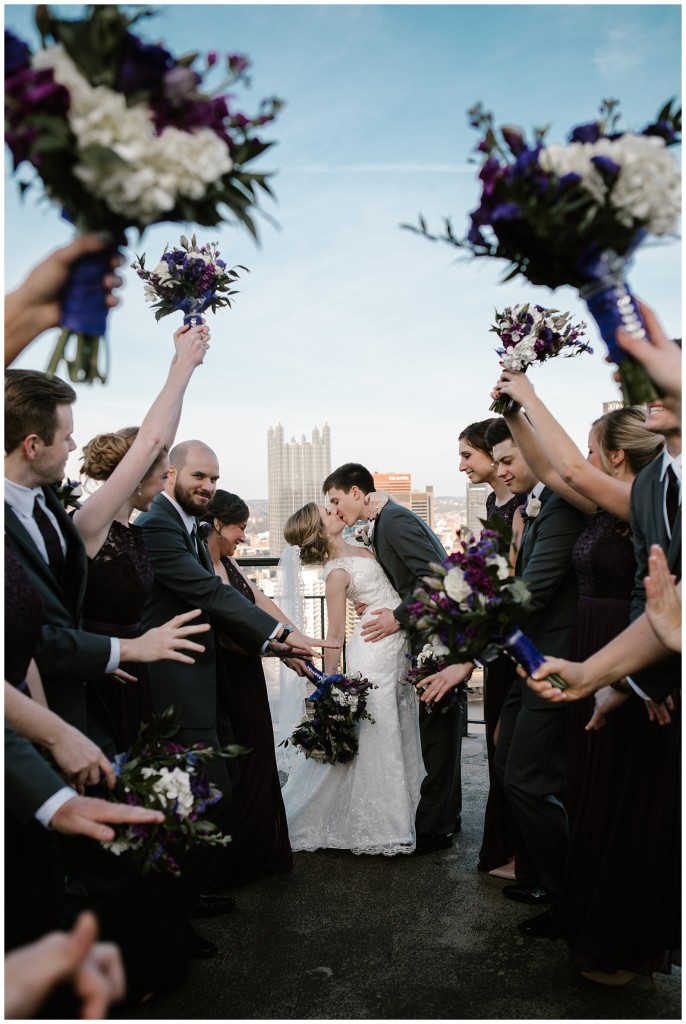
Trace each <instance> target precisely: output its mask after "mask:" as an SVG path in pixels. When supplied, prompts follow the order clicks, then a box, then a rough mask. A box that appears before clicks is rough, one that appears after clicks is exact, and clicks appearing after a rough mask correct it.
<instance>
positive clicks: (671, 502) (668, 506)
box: [665, 466, 679, 537]
mask: <svg viewBox="0 0 686 1024" xmlns="http://www.w3.org/2000/svg"><path fill="white" fill-rule="evenodd" d="M665 513H666V518H667V529H668V531H669V536H670V537H671V536H672V533H673V532H674V524H675V523H676V517H677V516H678V515H679V481H678V480H677V478H676V473H675V472H674V469H673V468H672V466H668V467H667V486H666V488H665Z"/></svg>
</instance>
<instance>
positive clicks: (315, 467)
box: [267, 423, 331, 557]
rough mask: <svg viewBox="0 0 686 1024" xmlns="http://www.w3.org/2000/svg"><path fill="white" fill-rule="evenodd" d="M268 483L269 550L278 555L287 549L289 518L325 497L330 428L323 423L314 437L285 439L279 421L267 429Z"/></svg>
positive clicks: (329, 465)
mask: <svg viewBox="0 0 686 1024" xmlns="http://www.w3.org/2000/svg"><path fill="white" fill-rule="evenodd" d="M267 463H268V486H269V553H270V555H272V557H278V556H279V555H280V554H281V552H282V551H283V549H284V545H285V543H286V542H285V541H284V539H283V528H284V524H285V522H286V520H287V519H288V517H289V516H290V515H292V513H293V512H295V511H296V510H297V509H299V508H302V506H303V505H306V504H307V502H308V501H318V502H321V501H323V495H322V484H323V482H324V480H325V479H326V477H327V476H328V475H329V473H330V472H331V431H330V429H329V426H328V424H326V423H325V424H324V426H323V427H322V429H321V432H320V431H319V429H318V428H317V427H315V428H314V429H313V431H312V437H311V440H309V441H308V440H307V438H306V437H305V435H304V434H303V435H302V437H301V439H300V441H296V439H295V437H292V438H291V440H290V441H284V432H283V427H282V425H281V424H280V423H279V424H278V425H277V426H276V427H270V428H269V430H268V431H267Z"/></svg>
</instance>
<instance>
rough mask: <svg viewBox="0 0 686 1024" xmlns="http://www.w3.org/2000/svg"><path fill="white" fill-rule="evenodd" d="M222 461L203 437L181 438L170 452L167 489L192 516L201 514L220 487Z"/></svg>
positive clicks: (170, 495) (171, 496)
mask: <svg viewBox="0 0 686 1024" xmlns="http://www.w3.org/2000/svg"><path fill="white" fill-rule="evenodd" d="M218 479H219V461H218V459H217V456H216V455H215V453H214V452H213V451H212V449H211V448H210V447H209V445H206V444H205V443H204V441H182V442H181V443H180V444H177V445H175V446H174V447H173V448H172V450H171V451H170V453H169V476H168V478H167V484H166V487H165V491H166V493H167V494H168V495H169V497H170V498H173V499H174V500H175V501H176V502H177V503H178V504H179V505H180V506H181V508H182V509H183V510H184V512H187V513H188V515H190V516H201V515H202V514H203V513H204V511H205V508H206V507H207V505H208V504H209V502H210V501H211V500H212V497H213V496H214V492H215V491H216V489H217V480H218Z"/></svg>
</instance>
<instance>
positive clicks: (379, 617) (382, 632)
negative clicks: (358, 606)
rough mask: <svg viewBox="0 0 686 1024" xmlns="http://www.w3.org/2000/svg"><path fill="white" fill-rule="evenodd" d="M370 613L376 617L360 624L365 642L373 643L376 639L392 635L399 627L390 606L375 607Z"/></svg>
mask: <svg viewBox="0 0 686 1024" xmlns="http://www.w3.org/2000/svg"><path fill="white" fill-rule="evenodd" d="M370 614H371V615H375V616H376V618H374V619H368V620H367V621H366V622H365V624H364V625H363V626H362V632H361V636H362V639H363V640H364V641H365V642H366V643H372V644H375V643H376V642H377V640H383V639H384V637H387V636H392V634H393V633H397V632H398V630H399V629H400V628H401V627H400V623H399V622H398V620H397V619H396V617H395V615H394V614H393V612H392V611H391V609H390V608H375V609H374V610H373V611H372V612H371V613H370Z"/></svg>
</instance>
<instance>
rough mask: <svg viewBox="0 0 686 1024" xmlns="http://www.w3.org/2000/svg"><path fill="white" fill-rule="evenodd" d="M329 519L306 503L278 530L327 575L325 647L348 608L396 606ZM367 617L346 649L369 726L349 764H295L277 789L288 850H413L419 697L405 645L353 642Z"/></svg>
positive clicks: (341, 634)
mask: <svg viewBox="0 0 686 1024" xmlns="http://www.w3.org/2000/svg"><path fill="white" fill-rule="evenodd" d="M344 529H345V523H344V522H343V521H342V520H341V519H339V517H338V515H337V514H336V512H335V510H333V509H328V508H326V507H325V506H324V505H317V504H315V503H314V502H310V503H309V504H307V505H305V506H304V507H303V508H301V509H299V511H297V512H295V513H294V514H293V515H292V516H291V517H290V519H289V520H288V521H287V523H286V525H285V527H284V537H285V538H286V540H287V541H288V543H289V544H292V545H296V546H298V547H299V548H300V561H301V562H302V564H303V565H317V564H321V563H322V562H324V563H325V566H324V579H325V580H326V608H327V613H328V630H327V639H333V638H334V637H337V638H338V639H339V640H340V641H341V643H342V642H343V640H344V639H345V620H346V600H350V601H352V602H354V603H363V604H365V605H367V608H369V609H373V608H381V607H390V608H393V607H395V605H397V604H399V602H400V598H399V597H398V595H397V594H396V592H395V591H394V589H393V587H392V586H391V584H390V583H389V581H388V578H387V577H386V575H385V573H384V571H383V569H382V568H381V566H380V565H379V563H378V562H377V561H376V558H375V557H374V555H373V554H372V553H371V551H369V550H368V549H367V548H363V547H361V546H360V545H359V544H357V545H354V546H353V545H350V544H347V543H346V542H345V541H344V540H343V536H342V535H343V530H344ZM368 614H371V612H365V613H364V615H363V618H362V620H361V622H360V623H358V625H357V626H356V627H355V630H354V632H353V634H352V636H351V637H350V639H349V640H348V643H347V646H346V672H347V673H348V674H350V675H355V674H357V673H358V672H359V673H361V674H362V675H363V676H364V677H366V678H367V679H369V681H370V683H372V684H373V685H374V687H375V689H370V690H369V694H368V697H367V709H368V711H369V713H370V714H371V716H372V718H373V719H374V723H372V722H369V721H362V722H360V724H359V751H358V753H357V755H356V756H355V757H354V758H353V760H352V761H351V762H349V763H348V764H333V765H330V764H321V763H319V762H317V761H314V760H311V759H306V758H305V757H304V755H298V757H297V758H294V759H293V762H292V769H291V773H290V775H289V777H288V781H287V783H286V785H285V786H284V789H283V798H284V803H285V806H286V815H287V818H288V830H289V834H290V838H291V846H292V848H293V849H294V850H316V849H321V848H322V847H333V848H335V849H340V850H351V851H352V852H353V853H376V854H385V855H386V856H393V855H395V854H397V853H412V851H413V850H414V848H415V828H414V818H415V810H416V807H417V804H418V802H419V785H420V782H421V779H422V777H423V776H424V774H425V773H424V766H423V764H422V759H421V749H420V745H419V725H418V712H417V698H416V696H415V693H414V690H413V688H412V687H411V686H409V685H408V684H406V683H404V682H403V679H404V677H405V675H406V674H407V670H408V668H409V660H408V657H407V655H408V654H409V644H408V642H407V639H406V637H405V634H404V633H403V632H402V631H400V632H398V633H394V634H393V635H392V636H388V637H386V638H385V639H383V640H380V641H378V642H377V643H374V644H371V643H365V642H364V640H363V639H362V637H361V635H360V630H361V625H362V622H364V621H365V618H366V617H367V615H368ZM339 659H340V652H339V651H326V652H325V654H324V670H325V671H326V672H327V673H328V674H332V673H334V672H336V671H337V670H338V665H339Z"/></svg>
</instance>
